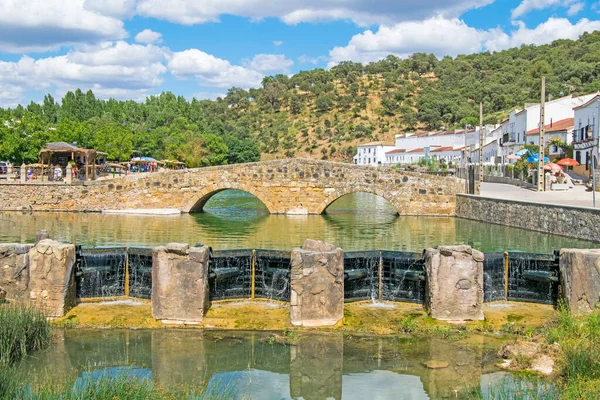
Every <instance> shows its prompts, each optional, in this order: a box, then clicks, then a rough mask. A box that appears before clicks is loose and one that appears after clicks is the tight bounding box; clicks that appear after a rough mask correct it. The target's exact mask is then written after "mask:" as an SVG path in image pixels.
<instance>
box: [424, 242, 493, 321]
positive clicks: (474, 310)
mask: <svg viewBox="0 0 600 400" xmlns="http://www.w3.org/2000/svg"><path fill="white" fill-rule="evenodd" d="M483 257H484V256H483V253H481V252H479V251H477V250H473V249H472V248H471V247H469V246H464V245H463V246H440V247H439V248H437V249H427V250H426V251H425V273H426V275H427V279H426V281H425V282H426V285H425V286H426V289H425V308H426V310H427V312H428V313H429V316H430V317H432V318H434V319H438V320H443V321H482V320H483V318H484V316H483Z"/></svg>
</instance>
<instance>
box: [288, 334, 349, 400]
mask: <svg viewBox="0 0 600 400" xmlns="http://www.w3.org/2000/svg"><path fill="white" fill-rule="evenodd" d="M343 365H344V335H343V334H342V332H334V333H331V334H319V335H311V334H307V335H302V336H301V337H300V338H299V339H298V341H297V342H295V343H293V344H291V345H290V395H291V397H292V398H294V399H299V398H303V399H306V400H312V399H315V400H316V399H319V400H320V399H341V398H342V369H343Z"/></svg>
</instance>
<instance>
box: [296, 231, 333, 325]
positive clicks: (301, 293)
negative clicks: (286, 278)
mask: <svg viewBox="0 0 600 400" xmlns="http://www.w3.org/2000/svg"><path fill="white" fill-rule="evenodd" d="M290 297H291V298H290V318H291V322H292V324H293V325H299V326H331V325H335V324H337V323H338V322H339V321H341V320H342V318H343V317H344V252H343V251H342V249H339V248H338V249H336V248H335V247H334V246H333V245H331V244H327V243H323V242H318V241H313V240H307V241H306V243H305V244H304V246H302V248H301V249H298V248H296V249H293V250H292V260H291V296H290Z"/></svg>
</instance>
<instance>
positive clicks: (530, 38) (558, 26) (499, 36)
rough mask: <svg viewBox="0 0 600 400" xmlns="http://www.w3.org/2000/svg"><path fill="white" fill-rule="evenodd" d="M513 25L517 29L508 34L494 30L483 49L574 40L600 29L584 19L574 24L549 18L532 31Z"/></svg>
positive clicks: (564, 19)
mask: <svg viewBox="0 0 600 400" xmlns="http://www.w3.org/2000/svg"><path fill="white" fill-rule="evenodd" d="M515 25H516V26H517V27H518V29H517V30H516V31H513V32H510V33H505V32H502V31H500V30H495V31H494V35H493V37H491V38H490V39H488V40H486V41H485V43H484V47H485V48H486V49H488V50H492V51H498V50H504V49H507V48H511V47H518V46H521V45H522V44H536V45H540V44H548V43H551V42H552V41H554V40H556V39H572V40H576V39H577V38H578V37H579V36H580V35H581V34H583V33H584V32H592V31H595V30H598V29H600V21H590V20H588V19H586V18H583V19H581V20H579V22H577V23H575V24H572V23H571V21H569V20H568V19H566V18H550V19H548V21H546V22H543V23H541V24H539V25H538V26H537V27H535V28H533V29H529V28H527V27H526V26H525V24H524V23H523V22H516V23H515Z"/></svg>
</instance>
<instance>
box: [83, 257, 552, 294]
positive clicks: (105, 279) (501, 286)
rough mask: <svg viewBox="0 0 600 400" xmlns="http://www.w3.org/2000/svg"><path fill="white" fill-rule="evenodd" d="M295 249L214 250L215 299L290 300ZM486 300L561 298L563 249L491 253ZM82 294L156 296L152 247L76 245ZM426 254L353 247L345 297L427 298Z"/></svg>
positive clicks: (346, 259) (211, 273) (346, 265)
mask: <svg viewBox="0 0 600 400" xmlns="http://www.w3.org/2000/svg"><path fill="white" fill-rule="evenodd" d="M290 262H291V252H290V251H278V250H260V249H239V250H218V251H214V252H212V251H211V256H210V264H209V273H208V279H209V295H210V299H211V300H227V299H268V300H279V301H286V302H287V301H289V300H290ZM483 270H484V288H483V289H484V302H486V303H487V302H494V301H511V300H512V301H525V302H534V303H544V304H556V302H557V298H558V283H559V273H558V256H557V255H556V254H537V253H522V252H505V253H500V252H496V253H485V259H484V267H483ZM76 290H77V297H78V298H79V299H80V300H83V301H90V300H92V299H105V298H114V297H123V296H125V297H135V298H144V299H149V298H150V297H151V294H152V250H151V249H148V248H136V247H116V248H105V249H81V248H78V250H77V266H76ZM425 291H426V277H425V260H424V253H413V252H402V251H387V250H383V251H380V250H374V251H351V252H345V254H344V301H345V302H355V301H363V300H373V301H377V300H379V301H381V300H383V301H399V302H411V303H418V304H423V303H424V301H425Z"/></svg>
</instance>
